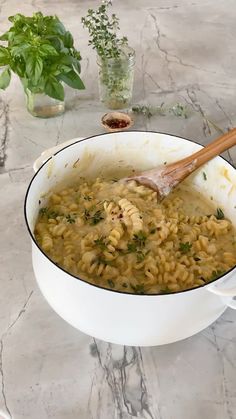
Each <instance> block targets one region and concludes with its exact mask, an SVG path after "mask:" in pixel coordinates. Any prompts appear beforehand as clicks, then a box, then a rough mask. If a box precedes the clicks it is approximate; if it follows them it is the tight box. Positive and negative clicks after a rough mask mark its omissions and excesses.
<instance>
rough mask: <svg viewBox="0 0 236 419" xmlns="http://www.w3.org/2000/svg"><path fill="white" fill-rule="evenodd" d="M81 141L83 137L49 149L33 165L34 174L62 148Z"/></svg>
mask: <svg viewBox="0 0 236 419" xmlns="http://www.w3.org/2000/svg"><path fill="white" fill-rule="evenodd" d="M81 140H82V137H77V138H72V140H67V141H64V142H63V143H61V144H58V145H56V146H54V147H51V148H48V149H47V150H44V151H43V152H42V154H41V155H40V156H39V157H38V158H37V159H36V160H35V161H34V163H33V169H34V172H35V173H36V172H37V171H38V170H39V169H40V167H41V166H42V165H43V163H44V162H45V161H46V160H48V159H49V158H50V157H52V156H53V155H54V154H55V153H57V152H58V151H60V150H61V149H62V148H64V147H66V146H68V145H70V144H74V143H76V142H77V141H81Z"/></svg>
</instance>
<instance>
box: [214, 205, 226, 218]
mask: <svg viewBox="0 0 236 419" xmlns="http://www.w3.org/2000/svg"><path fill="white" fill-rule="evenodd" d="M216 218H217V220H223V219H224V218H225V215H224V213H223V211H222V209H221V208H217V210H216Z"/></svg>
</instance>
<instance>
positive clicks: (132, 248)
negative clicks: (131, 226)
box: [127, 242, 137, 253]
mask: <svg viewBox="0 0 236 419" xmlns="http://www.w3.org/2000/svg"><path fill="white" fill-rule="evenodd" d="M127 250H128V253H133V252H136V251H137V245H136V244H135V243H132V242H130V243H128V244H127Z"/></svg>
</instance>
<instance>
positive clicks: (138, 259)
mask: <svg viewBox="0 0 236 419" xmlns="http://www.w3.org/2000/svg"><path fill="white" fill-rule="evenodd" d="M145 256H146V254H145V253H143V252H141V251H138V253H137V261H138V262H139V263H140V262H143V260H144V259H145Z"/></svg>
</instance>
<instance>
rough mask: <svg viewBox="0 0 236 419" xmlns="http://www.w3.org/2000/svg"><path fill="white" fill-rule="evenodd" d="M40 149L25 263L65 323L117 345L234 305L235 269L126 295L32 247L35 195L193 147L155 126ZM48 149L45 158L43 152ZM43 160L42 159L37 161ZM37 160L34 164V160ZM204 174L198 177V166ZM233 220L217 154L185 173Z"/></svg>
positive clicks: (234, 184) (228, 170)
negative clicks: (199, 281)
mask: <svg viewBox="0 0 236 419" xmlns="http://www.w3.org/2000/svg"><path fill="white" fill-rule="evenodd" d="M59 147H60V150H59V151H58V147H57V148H56V149H52V150H49V151H47V152H46V153H44V154H43V155H42V156H41V157H40V158H39V159H38V160H37V161H36V162H35V164H34V168H35V170H37V172H36V174H35V175H34V177H33V179H32V180H31V182H30V185H29V188H28V190H27V193H26V198H25V219H26V223H27V226H28V230H29V233H30V236H31V239H32V257H33V268H34V272H35V276H36V279H37V282H38V285H39V287H40V289H41V291H42V294H43V295H44V297H45V298H46V300H47V301H48V303H49V304H50V305H51V307H52V308H53V309H54V310H55V311H56V312H57V313H58V314H59V315H60V316H61V317H62V318H63V319H64V320H66V321H67V322H68V323H70V324H71V325H72V326H74V327H75V328H77V329H79V330H81V331H82V332H84V333H87V334H88V335H91V336H94V337H96V338H99V339H102V340H105V341H109V342H113V343H118V344H125V345H134V346H135V345H139V346H151V345H163V344H167V343H171V342H176V341H178V340H181V339H184V338H187V337H189V336H192V335H194V334H195V333H197V332H199V331H201V330H202V329H204V328H205V327H207V326H209V325H210V324H211V323H213V322H214V321H215V320H216V319H217V318H218V317H219V316H220V315H221V314H222V313H223V312H224V311H225V309H226V308H227V306H229V307H231V308H234V309H236V301H235V299H234V296H235V295H236V269H235V268H233V269H231V271H230V272H228V273H227V274H225V275H223V276H222V277H221V278H219V279H217V280H215V281H214V282H212V283H211V284H208V285H205V286H201V287H199V288H195V289H192V290H188V291H183V292H177V293H172V294H164V295H134V294H125V293H122V292H116V291H112V290H107V289H103V288H99V287H97V286H95V285H91V284H89V283H87V282H86V281H84V280H82V279H79V278H76V277H74V276H73V275H70V274H69V273H67V272H65V271H64V270H63V269H61V268H59V267H58V266H57V265H55V264H54V263H53V262H52V261H51V260H50V259H49V258H48V257H47V256H46V255H45V254H44V253H43V251H42V250H41V249H40V248H39V247H38V245H37V243H36V242H35V239H34V233H33V232H34V224H35V220H36V217H37V214H38V209H39V202H41V205H42V201H43V199H45V198H43V197H44V196H45V193H47V192H48V191H49V190H50V189H51V188H52V187H53V186H55V185H56V184H57V183H58V182H60V181H61V180H62V179H63V178H65V177H68V176H70V178H71V180H73V179H76V177H78V176H81V175H83V176H84V177H85V178H86V176H90V175H91V174H92V175H98V174H101V173H105V172H107V170H109V169H110V168H114V167H117V166H119V167H134V168H136V169H140V170H144V169H149V168H151V167H155V166H157V165H159V164H161V163H163V162H165V161H167V162H168V163H169V162H173V161H175V160H178V159H181V158H183V157H186V156H187V155H189V154H191V153H193V152H195V151H197V150H199V149H200V148H201V146H200V145H198V144H196V143H194V142H191V141H189V140H186V139H183V138H179V137H175V136H171V135H166V134H162V133H156V132H141V131H129V132H118V133H109V134H102V135H97V136H93V137H90V138H86V139H82V140H81V139H74V140H71V141H69V143H66V144H65V143H64V144H62V145H60V146H59ZM49 155H50V156H51V157H49ZM45 160H46V161H45ZM40 166H41V167H40ZM203 170H204V172H205V173H206V176H207V180H204V177H203V174H202V172H203ZM189 181H191V183H192V184H193V186H194V187H195V188H196V189H197V190H201V192H202V193H203V195H205V196H207V197H212V199H213V200H214V202H215V203H216V204H217V206H218V207H220V208H222V209H223V211H224V213H225V215H226V216H227V217H228V218H229V219H231V220H232V222H233V224H234V225H235V227H236V208H235V207H236V170H235V169H234V168H233V167H232V166H231V165H230V164H229V163H227V162H226V161H225V160H224V159H223V158H221V157H217V158H215V159H214V160H212V161H211V162H209V163H208V164H206V165H205V166H204V168H202V169H199V170H198V171H197V172H195V173H194V174H193V175H191V176H190V179H189Z"/></svg>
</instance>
